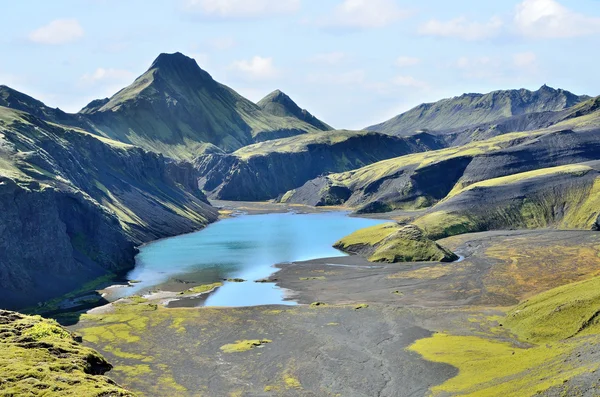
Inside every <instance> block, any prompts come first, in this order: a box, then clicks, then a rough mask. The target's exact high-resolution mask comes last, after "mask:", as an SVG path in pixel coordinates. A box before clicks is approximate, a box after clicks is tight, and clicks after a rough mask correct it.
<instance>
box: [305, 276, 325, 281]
mask: <svg viewBox="0 0 600 397" xmlns="http://www.w3.org/2000/svg"><path fill="white" fill-rule="evenodd" d="M313 280H317V281H323V280H327V277H325V276H316V277H300V281H313Z"/></svg>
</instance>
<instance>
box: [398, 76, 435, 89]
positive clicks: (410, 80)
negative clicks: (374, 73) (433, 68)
mask: <svg viewBox="0 0 600 397" xmlns="http://www.w3.org/2000/svg"><path fill="white" fill-rule="evenodd" d="M392 83H394V84H395V85H397V86H400V87H408V88H418V89H426V88H429V84H427V83H426V82H424V81H421V80H417V79H415V78H414V77H412V76H396V77H394V79H393V80H392Z"/></svg>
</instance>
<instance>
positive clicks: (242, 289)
mask: <svg viewBox="0 0 600 397" xmlns="http://www.w3.org/2000/svg"><path fill="white" fill-rule="evenodd" d="M379 223H382V221H378V220H373V219H362V218H351V217H348V216H347V214H346V213H341V212H332V213H321V214H292V213H287V214H267V215H251V216H240V217H236V218H231V219H225V220H222V221H220V222H217V223H215V224H213V225H210V226H209V227H207V228H206V229H204V230H202V231H200V232H197V233H192V234H188V235H183V236H178V237H173V238H169V239H165V240H161V241H157V242H155V243H152V244H148V245H146V246H144V247H142V248H141V249H140V254H139V255H138V256H137V257H136V267H135V269H134V270H133V271H131V272H130V274H129V275H128V277H129V279H131V280H139V281H140V283H138V284H135V285H134V286H133V287H132V288H120V289H118V290H116V291H115V294H116V295H115V296H112V297H123V296H127V295H133V294H138V293H143V292H147V291H149V290H151V289H153V288H157V287H160V288H163V289H165V290H169V288H168V286H169V284H171V285H174V284H177V283H179V284H195V285H198V284H209V283H214V282H216V281H221V280H223V279H228V278H242V279H244V280H248V282H245V283H225V285H224V286H223V287H222V288H219V289H218V290H217V291H216V292H215V293H213V294H211V295H210V296H209V297H208V298H206V297H204V298H202V299H198V302H199V303H198V305H207V306H253V305H262V304H276V303H279V304H281V303H285V301H283V294H284V292H283V291H282V290H281V289H279V288H276V287H274V285H273V284H262V283H254V282H253V281H254V280H258V279H262V278H265V277H268V276H269V275H271V274H272V273H273V272H274V271H275V269H274V268H273V267H272V266H273V265H274V264H277V263H283V262H294V261H303V260H310V259H316V258H324V257H334V256H343V255H344V254H343V253H341V252H340V251H338V250H336V249H334V248H332V245H333V244H334V243H335V242H336V241H337V240H339V239H340V238H342V237H344V236H345V235H347V234H350V233H352V232H353V231H355V230H358V229H361V228H364V227H368V226H372V225H376V224H379ZM288 303H289V302H288Z"/></svg>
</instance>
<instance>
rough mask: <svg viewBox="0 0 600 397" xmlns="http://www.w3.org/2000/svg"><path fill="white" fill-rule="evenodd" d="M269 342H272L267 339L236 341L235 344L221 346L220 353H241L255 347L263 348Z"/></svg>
mask: <svg viewBox="0 0 600 397" xmlns="http://www.w3.org/2000/svg"><path fill="white" fill-rule="evenodd" d="M271 342H272V340H269V339H252V340H238V341H237V342H235V343H230V344H227V345H223V346H221V351H222V352H224V353H241V352H245V351H248V350H252V349H255V348H257V347H263V346H264V345H266V344H267V343H271Z"/></svg>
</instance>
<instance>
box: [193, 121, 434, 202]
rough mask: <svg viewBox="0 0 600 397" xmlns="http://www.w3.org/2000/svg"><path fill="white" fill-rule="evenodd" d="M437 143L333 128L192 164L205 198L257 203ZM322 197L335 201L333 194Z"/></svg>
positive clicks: (424, 138) (430, 138) (421, 137)
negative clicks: (315, 180)
mask: <svg viewBox="0 0 600 397" xmlns="http://www.w3.org/2000/svg"><path fill="white" fill-rule="evenodd" d="M439 147H441V143H440V141H439V140H437V139H436V138H435V137H433V136H430V135H428V134H420V135H417V136H414V137H410V138H397V137H392V136H388V135H383V134H377V133H367V132H353V131H336V132H329V133H327V134H319V135H317V134H313V135H303V136H298V137H293V138H288V139H280V140H275V141H270V142H265V143H261V144H256V145H251V146H248V147H245V148H243V149H240V150H238V151H236V152H234V153H233V154H230V155H221V154H213V155H205V156H201V157H199V158H198V159H197V160H196V162H195V164H196V167H197V169H198V170H199V172H200V175H201V179H200V186H201V188H202V189H203V190H204V191H206V192H207V193H208V194H209V197H211V198H216V199H222V200H250V201H259V200H267V199H273V198H276V197H278V196H279V195H281V194H283V193H285V192H286V191H288V190H290V189H294V188H296V187H299V186H302V184H304V183H305V182H306V181H308V180H310V179H312V178H314V177H317V176H319V175H323V174H328V173H331V172H339V171H343V170H351V169H355V168H358V167H361V166H364V165H366V164H371V163H374V162H377V161H379V160H382V159H386V158H391V157H396V156H399V155H403V154H408V153H415V152H423V151H427V150H432V149H437V148H439ZM340 194H341V195H342V196H343V195H344V192H340ZM348 194H349V192H348ZM325 201H326V202H327V203H326V204H332V205H333V204H336V203H337V200H336V199H334V198H332V199H331V200H325Z"/></svg>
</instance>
